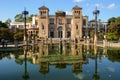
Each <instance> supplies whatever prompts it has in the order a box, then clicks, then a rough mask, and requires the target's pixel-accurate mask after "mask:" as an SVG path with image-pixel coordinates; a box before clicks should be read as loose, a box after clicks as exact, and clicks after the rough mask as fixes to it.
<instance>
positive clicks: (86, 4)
mask: <svg viewBox="0 0 120 80" xmlns="http://www.w3.org/2000/svg"><path fill="white" fill-rule="evenodd" d="M119 4H120V0H0V21H3V22H4V21H6V20H7V19H9V18H10V19H11V20H12V21H14V17H15V15H16V14H20V13H22V11H23V10H24V8H26V10H27V11H28V12H29V15H30V14H37V15H38V14H39V13H38V8H39V7H41V6H43V5H45V6H46V7H48V8H49V14H51V15H54V14H55V12H56V11H65V12H66V13H67V14H71V13H72V8H73V7H74V6H76V5H78V6H79V7H81V8H82V14H83V16H88V18H89V20H92V19H94V17H95V16H94V15H93V11H94V10H95V9H96V7H97V9H98V10H99V11H100V14H99V15H98V19H101V20H102V21H107V20H108V19H109V18H111V17H118V16H120V5H119Z"/></svg>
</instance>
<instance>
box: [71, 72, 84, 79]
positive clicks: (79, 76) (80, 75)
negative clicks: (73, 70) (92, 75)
mask: <svg viewBox="0 0 120 80" xmlns="http://www.w3.org/2000/svg"><path fill="white" fill-rule="evenodd" d="M73 75H74V77H76V78H78V79H80V80H83V79H84V77H85V76H84V75H83V74H82V73H79V74H73Z"/></svg>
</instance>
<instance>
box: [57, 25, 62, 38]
mask: <svg viewBox="0 0 120 80" xmlns="http://www.w3.org/2000/svg"><path fill="white" fill-rule="evenodd" d="M57 30H58V38H62V37H63V28H62V26H59V27H58V28H57Z"/></svg>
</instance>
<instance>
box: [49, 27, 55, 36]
mask: <svg viewBox="0 0 120 80" xmlns="http://www.w3.org/2000/svg"><path fill="white" fill-rule="evenodd" d="M50 38H54V28H53V27H50Z"/></svg>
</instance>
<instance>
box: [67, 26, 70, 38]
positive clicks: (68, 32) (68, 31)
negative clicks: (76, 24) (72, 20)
mask: <svg viewBox="0 0 120 80" xmlns="http://www.w3.org/2000/svg"><path fill="white" fill-rule="evenodd" d="M66 32H67V34H66V37H67V38H70V37H71V29H70V28H69V27H67V28H66Z"/></svg>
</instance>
